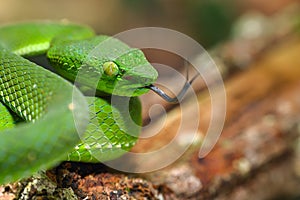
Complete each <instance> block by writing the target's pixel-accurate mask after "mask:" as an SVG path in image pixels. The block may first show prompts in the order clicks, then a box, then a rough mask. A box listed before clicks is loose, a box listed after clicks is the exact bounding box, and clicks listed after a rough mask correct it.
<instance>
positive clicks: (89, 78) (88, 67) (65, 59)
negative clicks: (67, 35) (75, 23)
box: [47, 35, 158, 96]
mask: <svg viewBox="0 0 300 200" xmlns="http://www.w3.org/2000/svg"><path fill="white" fill-rule="evenodd" d="M47 57H48V58H49V61H50V63H51V64H52V66H53V67H55V68H56V70H57V72H58V73H59V74H60V75H62V76H64V77H65V78H67V79H69V80H72V81H74V80H75V82H78V83H80V84H81V85H86V86H88V87H91V88H96V90H97V91H100V92H101V93H107V94H114V95H119V96H139V95H141V94H144V93H146V92H148V91H149V88H148V87H147V86H149V85H152V84H153V83H154V82H155V81H156V79H157V76H158V73H157V71H156V70H155V69H154V68H153V67H152V66H151V64H150V63H149V62H148V61H147V59H146V57H145V55H144V54H143V52H142V51H141V50H139V49H135V48H130V47H129V46H128V45H127V44H125V43H123V42H121V41H120V40H118V39H116V38H112V37H109V36H103V35H102V36H96V37H93V38H89V39H85V40H80V41H66V42H63V43H61V44H57V43H55V45H53V46H52V47H51V48H50V49H49V50H48V52H47Z"/></svg>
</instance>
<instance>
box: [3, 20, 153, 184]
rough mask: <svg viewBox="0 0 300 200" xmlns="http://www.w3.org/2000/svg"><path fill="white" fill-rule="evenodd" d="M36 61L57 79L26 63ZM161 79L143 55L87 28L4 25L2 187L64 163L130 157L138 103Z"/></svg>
mask: <svg viewBox="0 0 300 200" xmlns="http://www.w3.org/2000/svg"><path fill="white" fill-rule="evenodd" d="M36 55H46V57H47V59H48V60H49V63H50V64H51V66H53V67H54V68H55V71H56V72H57V74H56V73H53V72H51V71H49V70H47V69H44V68H43V67H41V66H39V65H37V64H35V63H33V62H31V61H30V59H28V58H31V57H32V56H36ZM157 76H158V74H157V72H156V70H155V69H154V68H153V67H152V66H151V65H150V63H149V62H148V61H147V60H146V58H145V56H144V54H143V53H142V51H141V50H139V49H135V48H130V47H129V46H127V45H126V44H125V43H123V42H121V41H120V40H118V39H116V38H112V37H109V36H105V35H96V34H95V33H94V31H93V30H92V29H91V28H90V27H87V26H84V25H80V24H75V23H70V22H48V21H42V22H23V23H16V24H8V25H3V26H1V27H0V120H1V121H0V130H1V132H0V137H1V139H0V183H7V182H11V181H15V180H17V179H19V178H23V177H26V176H29V175H31V174H33V173H35V172H37V171H38V170H40V169H47V168H49V167H52V166H54V165H55V164H57V163H58V162H59V161H62V160H70V161H83V162H99V161H106V160H110V159H114V158H116V157H118V156H121V155H122V154H123V153H124V152H126V151H128V150H130V148H131V147H132V146H133V145H134V144H135V142H136V140H137V138H138V134H139V132H140V126H139V125H141V104H140V101H139V99H138V97H137V96H139V95H141V94H144V93H146V92H148V91H149V87H147V86H149V85H152V83H154V82H155V81H156V79H157ZM74 82H75V83H76V84H77V86H78V87H74V85H73V84H72V83H74ZM78 88H79V89H78ZM89 90H91V91H94V93H96V94H97V95H101V96H102V95H104V97H98V96H97V97H95V96H94V95H91V96H89V93H88V92H87V91H89ZM83 93H84V94H86V95H87V96H84V95H83ZM112 94H113V96H111V95H112ZM112 98H113V99H114V101H112ZM112 102H118V103H112ZM126 102H128V105H127V104H126ZM123 104H124V105H125V106H124V105H123ZM119 105H123V106H119ZM133 122H134V123H133Z"/></svg>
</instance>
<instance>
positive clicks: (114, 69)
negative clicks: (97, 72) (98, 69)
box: [102, 61, 119, 77]
mask: <svg viewBox="0 0 300 200" xmlns="http://www.w3.org/2000/svg"><path fill="white" fill-rule="evenodd" d="M102 67H103V71H104V73H105V74H106V75H108V76H111V77H112V76H116V75H117V74H118V73H119V67H118V65H117V64H116V63H114V62H112V61H108V62H105V63H103V65H102Z"/></svg>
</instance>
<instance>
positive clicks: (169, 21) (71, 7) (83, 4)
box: [0, 0, 299, 47]
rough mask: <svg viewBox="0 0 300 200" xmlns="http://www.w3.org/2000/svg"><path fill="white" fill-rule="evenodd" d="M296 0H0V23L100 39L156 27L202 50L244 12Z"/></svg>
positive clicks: (226, 33) (225, 33)
mask: <svg viewBox="0 0 300 200" xmlns="http://www.w3.org/2000/svg"><path fill="white" fill-rule="evenodd" d="M297 2H299V1H297V0H264V1H260V0H198V1H197V0H186V1H182V0H173V1H170V0H121V1H120V0H115V1H111V0H86V1H80V0H77V1H74V0H51V1H39V0H27V1H21V0H10V1H6V0H0V23H1V24H5V23H10V22H15V21H24V20H33V19H34V20H41V19H55V20H60V19H68V20H70V21H75V22H80V23H84V24H88V25H90V26H92V27H93V28H94V29H95V30H96V31H97V32H98V33H99V34H100V33H104V34H109V35H113V34H116V33H119V32H121V31H124V30H127V29H130V28H136V27H143V26H161V27H165V28H171V29H174V30H177V31H180V32H182V33H185V34H187V35H189V36H191V37H192V38H194V39H196V40H198V41H199V42H200V43H201V44H202V45H203V46H204V47H211V46H213V45H216V44H217V43H218V42H220V41H224V40H226V39H228V37H229V35H230V32H231V27H232V24H233V22H234V21H235V20H236V19H237V17H239V16H240V15H242V14H243V13H245V12H248V11H253V10H255V11H258V12H260V13H262V14H263V15H266V16H271V15H274V14H275V13H276V12H278V11H280V10H282V9H284V8H286V7H287V6H289V5H291V4H293V3H297Z"/></svg>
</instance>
